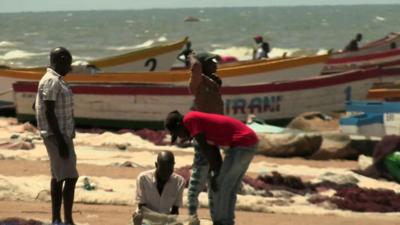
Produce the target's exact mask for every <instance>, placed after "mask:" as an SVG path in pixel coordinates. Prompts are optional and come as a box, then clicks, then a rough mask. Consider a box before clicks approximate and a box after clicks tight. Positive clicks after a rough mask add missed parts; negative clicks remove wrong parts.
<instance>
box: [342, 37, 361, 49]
mask: <svg viewBox="0 0 400 225" xmlns="http://www.w3.org/2000/svg"><path fill="white" fill-rule="evenodd" d="M344 50H345V51H357V50H358V41H357V40H356V39H353V40H351V41H350V43H349V44H348V45H347V46H346V47H345V48H344Z"/></svg>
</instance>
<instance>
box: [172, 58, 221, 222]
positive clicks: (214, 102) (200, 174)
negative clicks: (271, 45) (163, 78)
mask: <svg viewBox="0 0 400 225" xmlns="http://www.w3.org/2000/svg"><path fill="white" fill-rule="evenodd" d="M217 60H218V56H216V55H213V54H209V53H199V54H196V55H191V57H190V62H191V77H190V81H189V91H190V93H191V94H193V96H194V104H193V107H192V110H195V111H199V112H207V113H214V114H223V113H224V102H223V101H222V97H221V93H220V88H221V85H222V81H221V79H220V78H219V77H218V76H217V75H216V71H217ZM173 141H174V140H173ZM194 144H195V148H194V149H195V154H194V159H193V164H192V174H191V176H190V180H189V187H188V208H189V213H190V215H197V209H198V207H199V201H198V197H199V194H200V192H201V191H202V190H203V189H204V188H205V186H206V183H207V180H208V174H209V163H208V161H207V159H206V158H205V157H204V156H203V154H202V153H201V152H200V148H199V145H198V144H197V142H195V143H194ZM210 148H213V149H215V151H219V147H218V146H216V145H210ZM208 197H209V205H210V212H212V207H213V199H212V195H211V194H210V192H209V195H208ZM211 214H212V213H211Z"/></svg>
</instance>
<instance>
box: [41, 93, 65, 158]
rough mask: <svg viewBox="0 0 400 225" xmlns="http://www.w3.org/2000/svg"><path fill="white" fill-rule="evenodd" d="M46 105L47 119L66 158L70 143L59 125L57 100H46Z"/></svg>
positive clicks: (63, 156) (60, 150) (60, 152)
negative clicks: (56, 108)
mask: <svg viewBox="0 0 400 225" xmlns="http://www.w3.org/2000/svg"><path fill="white" fill-rule="evenodd" d="M44 104H45V106H46V111H45V113H46V120H47V123H48V124H49V127H50V129H51V131H52V132H53V134H54V135H55V136H56V140H57V144H58V151H59V154H60V156H61V157H62V158H64V159H66V158H68V156H69V152H68V145H67V142H66V141H65V139H64V136H63V134H62V133H61V130H60V127H59V126H58V120H57V117H56V113H55V104H56V102H55V101H49V100H46V101H44Z"/></svg>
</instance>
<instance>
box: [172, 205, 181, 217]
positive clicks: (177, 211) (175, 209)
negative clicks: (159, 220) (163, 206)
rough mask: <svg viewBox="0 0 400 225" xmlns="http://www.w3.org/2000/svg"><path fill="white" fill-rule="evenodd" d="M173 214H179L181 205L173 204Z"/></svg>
mask: <svg viewBox="0 0 400 225" xmlns="http://www.w3.org/2000/svg"><path fill="white" fill-rule="evenodd" d="M171 214H172V215H179V207H178V206H176V205H174V206H172V209H171Z"/></svg>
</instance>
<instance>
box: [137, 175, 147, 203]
mask: <svg viewBox="0 0 400 225" xmlns="http://www.w3.org/2000/svg"><path fill="white" fill-rule="evenodd" d="M141 178H142V177H141V176H139V177H138V178H137V179H136V202H137V203H138V209H141V208H142V207H143V206H146V203H145V199H144V196H143V191H145V190H144V187H143V183H142V179H141Z"/></svg>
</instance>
